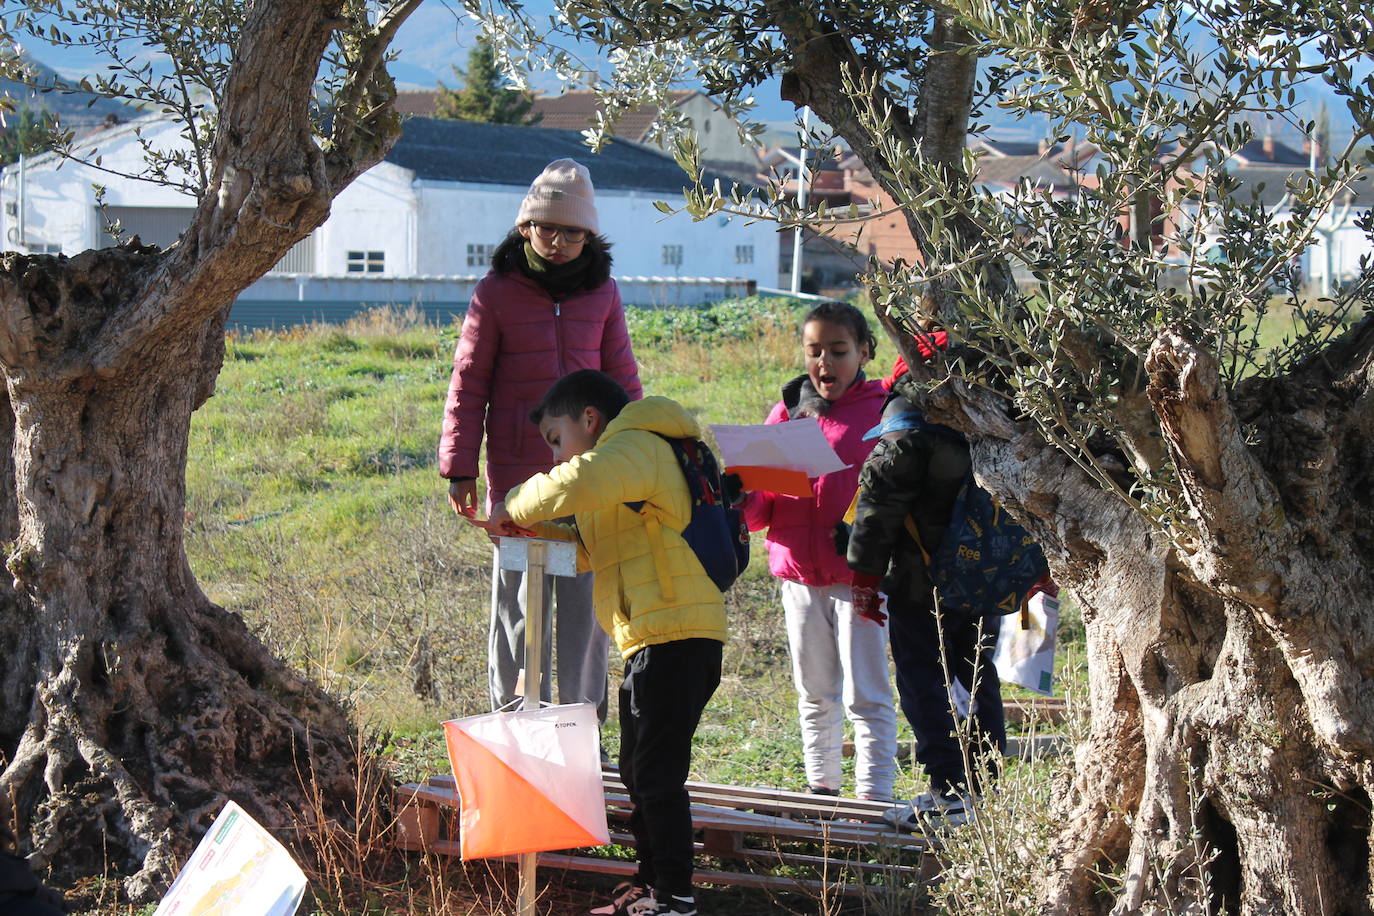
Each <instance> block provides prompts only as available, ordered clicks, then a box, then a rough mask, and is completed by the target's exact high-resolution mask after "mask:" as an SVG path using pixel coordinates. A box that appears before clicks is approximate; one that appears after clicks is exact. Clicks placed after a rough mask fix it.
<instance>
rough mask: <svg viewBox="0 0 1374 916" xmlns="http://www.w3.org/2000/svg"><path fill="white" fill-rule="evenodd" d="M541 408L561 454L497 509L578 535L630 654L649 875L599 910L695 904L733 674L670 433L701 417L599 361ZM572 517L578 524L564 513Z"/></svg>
mask: <svg viewBox="0 0 1374 916" xmlns="http://www.w3.org/2000/svg"><path fill="white" fill-rule="evenodd" d="M530 419H531V420H533V421H534V422H535V423H537V424H538V425H539V434H540V436H542V437H543V439H544V441H545V442H546V443H548V446H549V448H550V449H552V450H553V458H554V461H557V462H561V463H560V464H558V465H557V466H555V467H554V468H553V469H552V470H551V471H549V472H548V473H547V474H536V475H535V476H533V477H531V478H530V479H529V480H527V481H525V482H524V483H523V484H521V485H520V486H518V487H516V488H515V489H513V490H511V491H510V492H509V493H508V494H507V495H506V500H505V502H504V503H497V504H496V505H494V506H493V507H492V511H491V522H492V523H493V524H498V525H499V524H501V523H503V522H505V521H511V522H514V523H515V524H517V525H521V526H523V527H526V528H532V529H534V530H535V531H536V532H537V533H538V534H539V535H540V536H541V537H552V538H559V539H563V540H576V541H577V542H578V543H579V545H580V549H579V561H580V564H581V565H584V566H586V567H587V568H589V569H591V571H592V572H594V573H595V574H596V575H595V576H594V579H593V581H594V586H593V587H594V601H595V604H596V615H597V619H598V620H599V621H600V623H601V626H602V627H604V628H605V629H606V631H607V632H608V633H610V634H611V637H612V638H613V639H614V640H615V642H616V645H617V646H618V647H619V649H620V653H621V655H622V656H623V657H624V659H625V679H624V682H623V683H622V684H621V685H620V776H621V778H622V779H623V780H624V782H625V788H626V789H627V790H628V791H629V794H630V798H631V800H632V801H633V802H634V805H635V808H634V813H633V814H632V815H631V817H630V829H631V831H632V832H633V833H634V836H635V843H636V845H637V847H638V857H639V874H638V875H637V877H636V879H635V880H634V881H630V882H626V883H625V884H623V885H621V886H619V887H617V888H616V889H615V891H613V892H612V893H613V898H614V899H613V900H612V901H611V902H610V903H609V904H607V905H605V906H603V907H598V908H597V909H594V910H592V911H591V912H592V913H595V914H601V916H612V914H614V916H622V914H623V916H649V914H674V916H692V914H695V913H696V912H697V908H696V901H695V897H694V896H693V893H692V818H691V810H690V803H689V800H688V796H687V790H686V788H685V787H684V784H685V783H686V781H687V770H688V766H689V765H690V763H691V753H692V735H693V733H694V732H695V731H696V728H697V723H698V722H699V721H700V719H701V713H702V710H703V709H704V708H705V706H706V702H707V701H708V700H709V699H710V698H711V695H712V694H713V693H714V692H715V689H716V687H717V686H718V685H719V683H720V665H721V652H722V649H723V648H724V642H725V604H724V602H723V600H722V599H721V594H720V592H719V591H718V590H717V589H716V587H715V585H714V584H713V583H712V582H711V580H710V578H709V577H708V576H707V575H706V571H705V570H704V569H702V566H701V563H700V561H698V560H697V556H696V553H695V552H693V550H692V548H691V547H690V546H689V545H688V544H687V542H686V541H684V540H683V539H682V535H681V532H682V529H683V528H685V527H686V526H687V522H688V521H689V520H690V518H691V514H692V504H691V496H690V495H689V493H688V491H687V481H686V479H685V478H684V477H683V475H682V468H681V467H680V466H679V464H678V462H677V459H676V457H675V456H674V454H673V450H672V447H671V446H670V445H669V444H668V442H667V441H665V438H664V437H667V438H671V439H681V438H686V437H692V438H696V437H697V436H699V435H700V434H701V432H700V428H699V427H698V426H697V423H696V421H695V420H693V419H692V417H691V415H690V414H688V413H687V411H686V410H684V409H683V407H682V405H680V404H678V403H677V402H676V401H672V400H670V399H668V398H662V397H647V398H644V399H643V400H639V401H634V402H631V401H630V399H629V396H628V395H627V394H626V393H625V389H624V388H622V387H621V386H620V385H619V384H618V383H617V382H616V381H615V380H614V379H612V378H611V377H610V376H608V375H606V374H604V373H602V372H597V371H596V370H593V369H583V370H580V371H577V372H573V373H571V374H569V375H565V376H564V377H563V378H561V379H559V380H558V381H557V382H555V383H554V385H553V387H552V388H550V389H549V391H548V393H547V394H545V395H544V399H543V400H542V401H541V402H540V403H539V406H537V407H535V409H534V410H533V411H532V412H531V413H530ZM626 503H636V504H638V503H642V506H641V507H640V508H639V509H638V510H637V511H636V509H634V508H631V507H630V506H627V505H626ZM569 515H571V516H573V517H574V519H575V520H576V521H575V525H574V526H567V525H560V524H557V523H555V522H552V521H551V519H555V518H560V517H563V516H569Z"/></svg>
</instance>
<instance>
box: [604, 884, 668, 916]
mask: <svg viewBox="0 0 1374 916" xmlns="http://www.w3.org/2000/svg"><path fill="white" fill-rule="evenodd" d="M653 899H654V895H653V892H652V891H650V890H649V888H647V887H646V886H644V885H643V884H640V883H639V882H638V881H622V882H620V883H619V884H617V885H616V886H615V887H614V888H613V889H612V890H611V902H610V903H607V904H604V905H603V906H599V907H597V908H596V909H594V910H589V911H588V913H589V916H628V914H630V913H640V912H649V913H652V912H654V910H653V909H652V908H651V909H648V910H638V909H635V910H632V909H630V907H631V906H634V905H635V904H639V903H642V902H643V901H648V902H649V904H650V905H651V906H652V904H653Z"/></svg>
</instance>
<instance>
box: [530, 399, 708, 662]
mask: <svg viewBox="0 0 1374 916" xmlns="http://www.w3.org/2000/svg"><path fill="white" fill-rule="evenodd" d="M700 435H701V430H700V428H699V427H698V426H697V423H696V421H695V420H693V419H692V416H691V415H690V414H689V413H687V411H686V410H684V409H683V407H682V405H681V404H679V403H677V402H676V401H673V400H670V399H668V398H662V397H648V398H644V399H643V400H640V401H632V402H630V403H629V404H627V405H626V406H625V409H624V410H622V411H621V413H620V416H618V417H616V418H615V419H614V420H612V421H611V422H610V424H609V425H608V426H607V427H606V429H605V430H604V431H602V433H601V436H600V438H599V439H597V442H596V447H595V448H594V449H592V450H591V451H589V452H587V453H585V454H583V455H579V456H577V457H575V458H573V459H572V460H570V461H565V462H564V463H562V464H560V465H558V466H557V467H555V468H554V469H553V470H551V471H549V473H547V474H536V475H535V476H533V477H531V478H530V479H529V480H527V481H525V482H524V483H523V484H521V485H520V486H518V487H516V488H515V489H513V490H511V491H510V492H509V493H508V494H507V495H506V511H507V512H508V513H510V517H511V519H512V520H514V521H515V522H516V523H517V524H520V525H525V526H536V528H537V530H538V531H539V533H540V534H541V535H544V536H551V537H563V538H569V537H572V538H576V539H578V540H579V541H580V550H581V554H582V564H583V566H584V567H586V568H590V569H591V570H592V572H594V573H595V574H596V578H595V590H594V593H593V594H594V596H595V601H596V616H597V619H598V620H599V621H600V622H601V626H602V627H604V628H605V630H606V632H608V633H610V634H611V637H612V638H613V639H614V640H615V643H616V645H617V646H618V647H619V648H620V654H621V655H622V656H624V657H625V658H629V657H630V656H631V655H633V654H634V653H636V652H638V651H639V650H640V649H642V648H644V647H645V646H652V645H655V644H657V643H665V642H671V641H673V640H675V639H692V638H696V637H701V638H706V639H718V640H720V641H721V642H724V641H725V604H724V602H723V601H722V599H721V595H720V592H719V591H718V590H717V589H716V587H715V584H714V583H712V582H711V580H710V579H709V578H708V577H707V575H706V572H705V570H703V569H702V568H701V563H700V561H698V560H697V557H696V554H695V553H693V552H692V548H691V547H689V546H688V545H687V542H686V541H684V540H683V539H682V535H681V531H682V529H683V528H685V527H686V526H687V522H688V521H689V520H690V518H691V514H692V506H691V497H690V496H689V495H688V492H687V481H686V480H685V479H683V476H682V469H681V467H679V466H678V463H677V459H676V458H675V457H674V455H673V449H672V447H671V446H670V445H669V444H668V443H667V442H665V441H663V438H662V436H667V437H669V438H674V439H681V438H685V437H688V436H691V437H697V436H700ZM641 500H642V501H643V502H644V507H643V508H642V509H641V510H640V511H639V512H635V511H634V510H633V509H630V508H629V507H628V506H626V505H625V503H627V502H632V503H637V502H640V501H641ZM567 515H571V516H574V517H575V518H576V520H577V530H576V532H575V533H573V532H571V531H570V530H569V529H566V528H563V529H562V530H561V531H560V530H558V529H559V527H560V526H554V525H550V524H545V525H539V524H538V523H540V522H547V521H548V520H549V519H554V518H559V517H562V516H567Z"/></svg>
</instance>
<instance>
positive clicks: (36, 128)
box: [0, 106, 57, 165]
mask: <svg viewBox="0 0 1374 916" xmlns="http://www.w3.org/2000/svg"><path fill="white" fill-rule="evenodd" d="M5 121H6V122H7V123H6V125H5V127H4V129H3V130H0V165H9V164H10V163H11V162H17V161H18V160H19V157H20V156H33V155H35V154H37V153H41V152H43V151H45V150H47V149H49V148H51V140H52V133H53V131H54V130H55V129H56V128H57V119H56V118H54V117H53V115H52V112H49V111H47V110H35V109H32V108H29V107H27V106H25V107H21V108H18V109H16V110H15V111H13V112H11V113H10V115H9V116H8V117H6V118H5Z"/></svg>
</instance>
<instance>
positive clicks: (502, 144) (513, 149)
mask: <svg viewBox="0 0 1374 916" xmlns="http://www.w3.org/2000/svg"><path fill="white" fill-rule="evenodd" d="M565 157H566V158H569V159H576V160H577V161H578V162H580V163H582V164H583V165H585V166H586V167H587V169H588V170H589V171H590V172H591V175H592V184H594V185H595V186H596V188H597V189H598V190H606V189H615V190H626V191H656V192H662V191H668V192H675V193H680V192H681V191H682V189H683V188H684V187H686V186H687V185H688V183H689V182H688V180H687V176H686V174H684V173H683V171H682V169H680V168H678V166H677V163H676V162H674V161H673V159H672V157H670V156H667V155H664V154H663V153H659V152H656V151H654V150H651V149H646V148H645V147H642V146H639V145H636V144H633V143H628V142H625V141H622V140H612V141H610V142H609V143H607V144H606V145H605V146H604V147H603V148H602V150H601V152H599V153H593V152H592V151H591V150H589V149H588V148H587V146H586V143H585V142H584V140H583V137H582V133H581V132H580V131H576V130H557V129H554V128H548V127H517V126H515V125H511V124H490V123H487V122H485V121H458V120H450V119H444V118H409V119H407V120H406V121H405V122H404V124H403V125H402V134H401V139H400V140H398V141H397V142H396V145H395V146H394V147H392V150H391V152H390V153H388V154H387V157H386V161H387V162H390V163H392V164H393V165H398V166H401V167H402V168H407V169H411V170H412V171H414V172H415V175H416V177H417V178H421V179H429V180H435V181H471V182H476V183H478V184H499V185H512V186H516V187H521V188H525V187H529V184H530V182H531V181H533V180H534V178H535V176H536V175H538V174H539V173H540V172H542V171H543V170H544V166H546V165H548V164H549V163H550V162H552V161H553V160H555V159H562V158H565Z"/></svg>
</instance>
